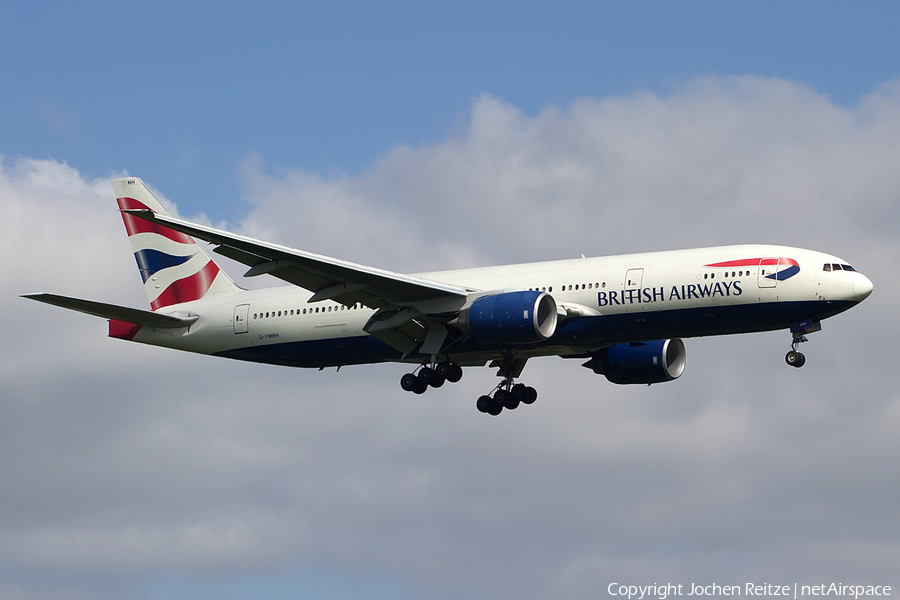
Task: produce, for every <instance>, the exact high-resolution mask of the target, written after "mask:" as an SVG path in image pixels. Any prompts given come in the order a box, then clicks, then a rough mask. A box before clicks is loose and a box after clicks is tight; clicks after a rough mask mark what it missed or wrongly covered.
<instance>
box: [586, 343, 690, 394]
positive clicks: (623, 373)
mask: <svg viewBox="0 0 900 600" xmlns="http://www.w3.org/2000/svg"><path fill="white" fill-rule="evenodd" d="M684 362H685V351H684V342H682V341H681V340H679V339H672V340H656V341H653V342H631V343H625V344H615V345H614V346H610V347H609V348H604V349H603V350H601V351H600V352H598V353H596V354H595V355H594V356H593V358H591V360H589V361H588V362H586V363H584V366H585V367H588V368H590V369H593V371H594V373H597V374H598V375H604V376H605V377H606V378H607V379H608V380H609V381H611V382H613V383H621V384H628V383H662V382H663V381H672V380H673V379H678V378H679V377H681V374H682V373H684Z"/></svg>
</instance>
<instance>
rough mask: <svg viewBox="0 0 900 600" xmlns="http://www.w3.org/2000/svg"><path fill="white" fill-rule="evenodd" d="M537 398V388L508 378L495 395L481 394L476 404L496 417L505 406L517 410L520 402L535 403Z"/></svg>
mask: <svg viewBox="0 0 900 600" xmlns="http://www.w3.org/2000/svg"><path fill="white" fill-rule="evenodd" d="M535 400H537V390H536V389H534V388H533V387H531V386H528V385H525V384H523V383H516V384H513V380H512V378H508V379H505V380H504V381H503V383H501V384H500V385H498V386H497V389H496V391H495V392H494V396H493V397H491V396H490V395H487V394H486V395H484V396H481V397H480V398H478V401H477V402H476V403H475V406H476V407H477V408H478V410H479V411H481V412H483V413H487V414H489V415H492V416H495V417H496V416H497V415H499V414H500V413H501V412H503V409H504V408H505V409H506V410H515V409H516V408H518V407H519V404H533V403H534V401H535Z"/></svg>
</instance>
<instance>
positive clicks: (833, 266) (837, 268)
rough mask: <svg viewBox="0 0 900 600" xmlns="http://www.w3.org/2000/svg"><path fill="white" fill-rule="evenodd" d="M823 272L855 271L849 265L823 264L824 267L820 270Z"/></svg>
mask: <svg viewBox="0 0 900 600" xmlns="http://www.w3.org/2000/svg"><path fill="white" fill-rule="evenodd" d="M822 270H823V271H856V269H854V268H853V267H851V266H850V265H841V264H838V263H831V264H829V263H825V266H824V267H823V268H822Z"/></svg>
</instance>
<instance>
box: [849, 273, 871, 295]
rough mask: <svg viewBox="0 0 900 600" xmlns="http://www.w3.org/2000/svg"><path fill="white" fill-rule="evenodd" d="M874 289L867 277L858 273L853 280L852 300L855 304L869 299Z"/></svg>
mask: <svg viewBox="0 0 900 600" xmlns="http://www.w3.org/2000/svg"><path fill="white" fill-rule="evenodd" d="M874 288H875V286H874V285H872V281H871V280H870V279H869V278H868V277H866V276H865V275H863V274H862V273H858V276H857V277H854V278H853V299H854V300H856V301H857V302H862V301H863V300H865V299H866V298H868V297H869V294H871V293H872V290H873V289H874Z"/></svg>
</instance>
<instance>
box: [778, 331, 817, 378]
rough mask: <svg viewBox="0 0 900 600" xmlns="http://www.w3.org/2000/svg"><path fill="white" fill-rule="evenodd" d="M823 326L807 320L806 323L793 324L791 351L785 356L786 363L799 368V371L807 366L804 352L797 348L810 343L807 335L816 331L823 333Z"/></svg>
mask: <svg viewBox="0 0 900 600" xmlns="http://www.w3.org/2000/svg"><path fill="white" fill-rule="evenodd" d="M821 330H822V324H821V323H820V322H819V321H814V320H812V319H806V320H804V321H799V322H797V323H792V324H791V350H790V352H788V353H787V354H785V355H784V362H786V363H787V364H789V365H790V366H792V367H797V368H798V369H799V368H800V367H802V366H803V365H805V364H806V357H805V356H804V355H803V353H802V352H800V351H799V350H797V348H798V347H799V346H800V344H802V343H803V342H808V341H809V340H808V339H806V335H805V334H807V333H813V332H815V331H821Z"/></svg>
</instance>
